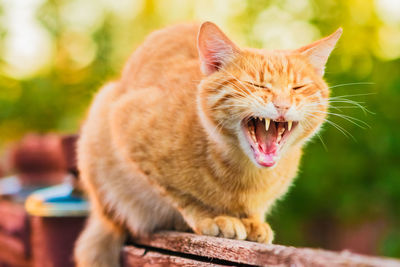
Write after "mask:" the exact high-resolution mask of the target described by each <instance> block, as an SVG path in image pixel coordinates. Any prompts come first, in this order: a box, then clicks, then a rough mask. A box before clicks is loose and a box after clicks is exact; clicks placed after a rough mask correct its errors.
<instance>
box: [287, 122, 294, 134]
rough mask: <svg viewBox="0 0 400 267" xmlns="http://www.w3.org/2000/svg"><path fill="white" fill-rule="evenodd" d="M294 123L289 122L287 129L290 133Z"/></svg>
mask: <svg viewBox="0 0 400 267" xmlns="http://www.w3.org/2000/svg"><path fill="white" fill-rule="evenodd" d="M292 123H293V122H292V121H288V122H287V128H288V130H289V132H290V130H291V129H292Z"/></svg>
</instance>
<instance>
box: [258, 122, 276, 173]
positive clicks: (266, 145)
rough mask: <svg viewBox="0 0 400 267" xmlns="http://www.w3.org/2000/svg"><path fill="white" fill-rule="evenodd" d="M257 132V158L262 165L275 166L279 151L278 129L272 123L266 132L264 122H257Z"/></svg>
mask: <svg viewBox="0 0 400 267" xmlns="http://www.w3.org/2000/svg"><path fill="white" fill-rule="evenodd" d="M255 132H256V138H257V146H258V147H257V149H255V158H256V160H257V162H258V163H259V164H260V165H262V166H265V167H271V166H273V165H274V164H275V159H276V156H277V151H278V129H277V127H276V125H275V123H274V122H271V124H270V125H269V128H268V131H266V129H265V124H264V122H263V121H260V120H257V122H256V127H255Z"/></svg>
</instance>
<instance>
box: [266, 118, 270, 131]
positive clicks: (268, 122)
mask: <svg viewBox="0 0 400 267" xmlns="http://www.w3.org/2000/svg"><path fill="white" fill-rule="evenodd" d="M270 122H271V120H270V119H265V130H266V131H267V132H268V129H269V124H270Z"/></svg>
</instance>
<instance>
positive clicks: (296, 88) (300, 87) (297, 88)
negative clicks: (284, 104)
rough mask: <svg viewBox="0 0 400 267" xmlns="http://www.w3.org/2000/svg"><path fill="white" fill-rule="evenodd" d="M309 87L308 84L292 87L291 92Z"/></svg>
mask: <svg viewBox="0 0 400 267" xmlns="http://www.w3.org/2000/svg"><path fill="white" fill-rule="evenodd" d="M309 85H310V83H308V84H302V85H296V86H293V87H292V89H293V90H299V89H302V88H305V87H307V86H309Z"/></svg>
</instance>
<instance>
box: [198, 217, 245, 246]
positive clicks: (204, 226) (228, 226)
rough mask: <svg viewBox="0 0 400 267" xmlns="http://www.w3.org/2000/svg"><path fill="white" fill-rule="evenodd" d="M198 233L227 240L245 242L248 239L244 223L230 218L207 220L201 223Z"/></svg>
mask: <svg viewBox="0 0 400 267" xmlns="http://www.w3.org/2000/svg"><path fill="white" fill-rule="evenodd" d="M196 228H197V229H196V232H198V233H200V234H203V235H209V236H220V237H225V238H232V239H239V240H244V239H246V237H247V234H246V228H245V226H244V224H243V223H242V221H241V220H240V219H238V218H235V217H230V216H217V217H215V218H206V219H203V220H202V221H200V222H199V224H198V225H197V227H196Z"/></svg>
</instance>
